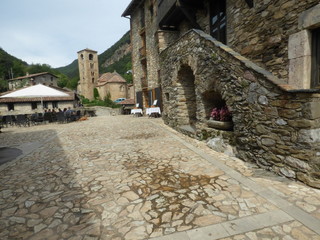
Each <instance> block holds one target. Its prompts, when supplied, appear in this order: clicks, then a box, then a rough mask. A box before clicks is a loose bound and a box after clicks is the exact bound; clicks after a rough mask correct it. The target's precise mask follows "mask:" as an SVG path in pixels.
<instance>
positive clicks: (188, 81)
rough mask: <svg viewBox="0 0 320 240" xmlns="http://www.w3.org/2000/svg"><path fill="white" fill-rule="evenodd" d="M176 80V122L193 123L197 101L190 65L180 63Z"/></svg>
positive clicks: (195, 116) (195, 119)
mask: <svg viewBox="0 0 320 240" xmlns="http://www.w3.org/2000/svg"><path fill="white" fill-rule="evenodd" d="M177 80H178V81H177V88H178V89H177V90H178V91H177V93H178V94H177V96H176V99H177V102H178V105H179V109H178V110H177V118H178V123H179V124H180V125H194V124H195V123H196V121H197V102H196V91H195V83H194V82H195V76H194V74H193V71H192V69H191V67H190V66H188V65H181V67H180V70H179V71H178V77H177Z"/></svg>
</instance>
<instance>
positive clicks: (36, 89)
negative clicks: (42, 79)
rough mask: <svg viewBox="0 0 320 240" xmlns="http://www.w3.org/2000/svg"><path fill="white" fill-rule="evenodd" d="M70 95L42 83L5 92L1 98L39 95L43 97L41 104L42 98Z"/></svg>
mask: <svg viewBox="0 0 320 240" xmlns="http://www.w3.org/2000/svg"><path fill="white" fill-rule="evenodd" d="M69 96H70V95H69V94H67V93H64V92H61V91H59V90H56V89H53V88H51V87H47V86H45V85H42V84H41V83H39V84H37V85H34V86H31V87H26V88H23V89H19V90H17V91H14V92H11V93H8V94H5V95H2V96H0V98H35V97H39V98H41V105H42V106H43V103H42V98H44V97H69Z"/></svg>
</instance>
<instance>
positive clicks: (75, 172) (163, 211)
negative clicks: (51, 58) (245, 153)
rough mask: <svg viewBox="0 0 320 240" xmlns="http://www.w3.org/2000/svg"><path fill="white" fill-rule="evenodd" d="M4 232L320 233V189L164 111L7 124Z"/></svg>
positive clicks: (65, 235) (0, 142)
mask: <svg viewBox="0 0 320 240" xmlns="http://www.w3.org/2000/svg"><path fill="white" fill-rule="evenodd" d="M3 132H4V133H1V134H0V147H13V148H19V149H21V150H22V151H23V154H22V155H21V156H20V157H18V158H17V159H15V160H14V161H11V162H9V163H6V164H3V165H1V166H0V181H1V185H0V239H50V240H51V239H52V240H54V239H70V240H76V239H86V240H89V239H90V240H94V239H106V240H109V239H110V240H111V239H112V240H123V239H128V240H129V239H132V240H139V239H153V240H165V239H172V240H175V239H176V240H180V239H183V240H188V239H201V240H205V239H230V240H231V239H232V240H236V239H288V240H289V239H320V191H319V190H317V189H313V188H310V187H307V186H305V185H303V184H301V183H297V182H293V181H290V180H288V179H284V178H281V177H277V176H274V175H272V174H271V173H268V172H266V171H264V170H259V169H258V168H257V167H256V166H255V165H253V164H249V163H244V162H242V161H241V160H239V159H237V158H234V157H228V156H226V155H224V154H222V153H217V152H214V151H213V150H211V149H209V148H208V147H207V146H206V144H205V143H204V142H199V141H197V140H194V139H191V138H188V137H186V136H184V135H181V134H179V133H177V132H175V131H174V130H172V129H170V128H169V127H167V126H165V125H164V124H163V123H162V120H161V119H153V118H145V117H141V118H134V117H131V116H98V117H95V118H90V119H89V120H87V121H83V122H74V123H69V124H47V125H40V126H32V127H29V128H5V129H3Z"/></svg>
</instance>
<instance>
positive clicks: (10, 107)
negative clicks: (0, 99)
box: [7, 103, 14, 111]
mask: <svg viewBox="0 0 320 240" xmlns="http://www.w3.org/2000/svg"><path fill="white" fill-rule="evenodd" d="M7 106H8V111H13V110H14V104H13V103H8V104H7Z"/></svg>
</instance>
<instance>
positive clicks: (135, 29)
mask: <svg viewBox="0 0 320 240" xmlns="http://www.w3.org/2000/svg"><path fill="white" fill-rule="evenodd" d="M130 21H131V22H130V24H131V45H132V75H133V84H134V87H135V89H136V91H137V92H138V91H141V90H142V87H141V81H140V80H141V78H142V77H143V75H144V74H143V71H142V67H141V63H140V60H139V58H140V53H139V49H140V48H141V47H142V40H141V36H140V34H139V32H140V29H141V28H142V27H141V24H140V11H139V9H136V10H135V12H134V13H133V14H132V15H131V20H130Z"/></svg>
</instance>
